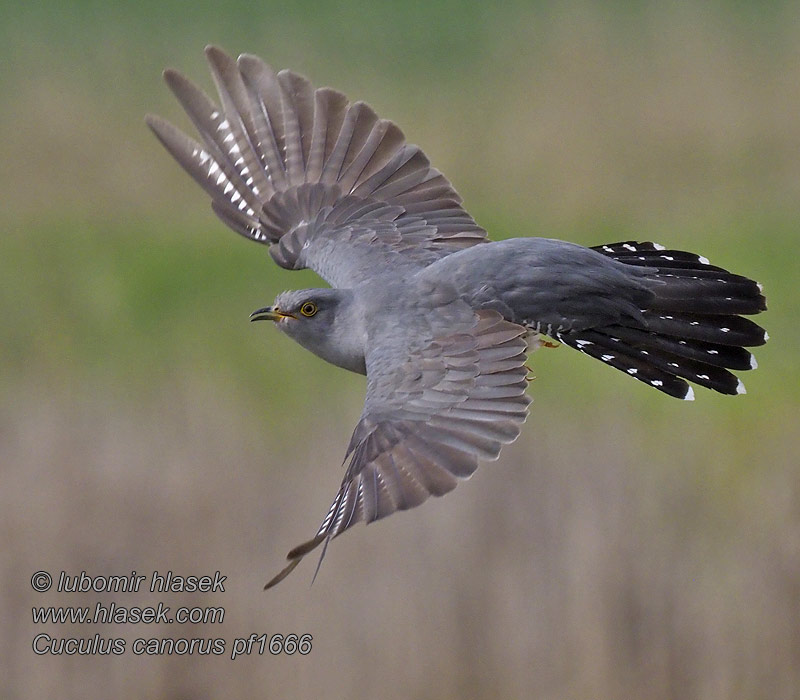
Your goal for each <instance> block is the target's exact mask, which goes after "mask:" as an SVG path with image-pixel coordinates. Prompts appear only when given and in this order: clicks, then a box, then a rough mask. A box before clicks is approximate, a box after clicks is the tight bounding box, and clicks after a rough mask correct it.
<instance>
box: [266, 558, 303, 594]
mask: <svg viewBox="0 0 800 700" xmlns="http://www.w3.org/2000/svg"><path fill="white" fill-rule="evenodd" d="M301 559H302V557H301V558H300V559H295V560H294V561H292V562H290V563H289V564H287V565H286V566H285V567H284V568H283V569H281V571H280V572H279V573H278V574H277V576H273V577H272V578H271V579H270V580H269V581H267V583H266V584H265V585H264V590H265V591H266V590H269V589H270V588H272V587H273V586H277V585H278V584H279V583H280V582H281V581H283V579H285V578H286V577H287V576H288V575H289V574H291V573H292V571H294V570H295V568H296V567H297V565H298V564H299V563H300V561H301Z"/></svg>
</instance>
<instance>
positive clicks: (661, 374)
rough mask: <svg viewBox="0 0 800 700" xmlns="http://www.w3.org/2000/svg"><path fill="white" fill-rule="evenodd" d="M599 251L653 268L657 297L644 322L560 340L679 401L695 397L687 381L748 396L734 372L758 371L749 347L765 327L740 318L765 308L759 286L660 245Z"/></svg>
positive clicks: (759, 341) (626, 244) (614, 245)
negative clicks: (637, 325)
mask: <svg viewBox="0 0 800 700" xmlns="http://www.w3.org/2000/svg"><path fill="white" fill-rule="evenodd" d="M594 250H596V251H597V252H599V253H602V254H604V255H607V256H608V257H611V258H614V259H615V260H619V261H620V262H622V263H625V264H628V265H636V266H639V267H647V268H653V270H652V272H653V274H652V276H651V277H648V278H646V281H647V284H648V286H650V288H651V289H652V291H653V292H654V293H655V298H654V301H653V303H652V304H650V306H649V307H648V308H647V309H642V314H643V318H644V321H645V324H646V325H645V326H644V327H634V325H633V323H631V325H630V326H628V325H609V326H605V327H602V328H593V329H590V330H583V331H569V332H565V333H559V334H557V335H556V337H557V338H558V340H560V341H561V342H563V343H564V344H565V345H569V346H570V347H573V348H575V349H576V350H580V351H581V352H583V353H585V354H587V355H590V356H592V357H595V358H597V359H599V360H601V361H602V362H605V363H606V364H609V365H611V366H612V367H614V368H616V369H619V370H621V371H623V372H626V373H627V374H629V375H631V376H633V377H635V378H636V379H639V380H640V381H642V382H645V383H647V384H649V385H650V386H653V387H655V388H656V389H658V390H659V391H663V392H664V393H666V394H669V395H670V396H675V397H677V398H680V399H686V400H692V399H694V392H693V391H692V387H691V386H690V385H689V384H688V383H687V382H686V381H685V380H687V379H688V380H689V381H691V382H694V383H696V384H699V385H700V386H704V387H707V388H709V389H713V390H714V391H718V392H720V393H722V394H744V393H745V388H744V384H743V383H742V381H741V380H740V379H739V378H738V377H737V376H736V375H735V374H734V373H733V372H731V371H730V370H749V369H755V367H756V366H757V365H756V360H755V358H754V357H753V355H751V354H750V352H748V351H747V350H746V349H745V348H747V347H753V346H758V345H763V344H764V343H765V342H766V341H767V338H768V336H767V333H766V331H765V330H764V329H763V328H761V326H759V325H757V324H756V323H754V322H753V321H750V320H749V319H746V318H742V316H741V315H742V314H744V315H749V314H757V313H759V312H761V311H764V310H766V308H767V303H766V299H765V298H764V296H763V295H762V293H761V285H760V284H758V283H757V282H754V281H753V280H750V279H747V278H746V277H742V276H740V275H735V274H733V273H731V272H728V271H727V270H724V269H723V268H720V267H715V266H713V265H711V264H709V262H708V260H707V259H706V258H703V257H701V256H699V255H695V254H693V253H686V252H683V251H676V250H666V249H665V248H664V247H663V246H660V245H658V244H655V243H637V242H633V241H628V242H623V243H612V244H608V245H602V246H597V247H596V248H594Z"/></svg>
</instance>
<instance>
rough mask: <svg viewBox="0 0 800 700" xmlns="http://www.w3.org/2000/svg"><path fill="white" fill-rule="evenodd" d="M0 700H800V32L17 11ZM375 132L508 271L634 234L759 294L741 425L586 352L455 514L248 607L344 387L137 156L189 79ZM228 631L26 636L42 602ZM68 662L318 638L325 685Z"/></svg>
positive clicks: (439, 510) (467, 5)
mask: <svg viewBox="0 0 800 700" xmlns="http://www.w3.org/2000/svg"><path fill="white" fill-rule="evenodd" d="M0 9H2V12H1V13H0V15H1V16H2V17H3V21H2V26H0V36H1V37H2V43H0V65H2V70H0V90H2V92H0V95H1V96H0V128H1V129H2V138H0V162H2V164H3V167H2V168H1V169H0V191H2V192H3V204H2V208H0V228H1V229H2V236H0V291H1V292H2V293H1V294H0V317H1V318H2V323H0V353H2V355H1V356H2V362H1V363H0V388H1V389H2V393H1V394H0V465H2V478H3V487H2V490H0V522H2V524H3V530H2V535H0V537H2V540H0V546H1V547H2V551H3V557H2V569H1V570H0V571H1V573H2V582H3V586H2V593H0V596H2V600H3V610H4V612H3V633H2V635H0V645H2V646H0V659H1V660H0V664H2V665H3V666H5V668H4V669H3V673H2V678H3V681H2V682H4V683H5V687H4V692H3V693H2V694H3V696H4V697H8V698H40V697H48V696H55V695H56V694H57V695H58V696H59V697H76V698H77V697H81V698H106V697H112V696H113V697H119V698H127V697H131V698H133V697H148V698H165V699H172V698H211V697H237V696H243V697H244V696H249V697H253V696H262V697H263V696H266V697H282V698H290V697H304V698H307V697H358V698H360V697H381V698H409V697H411V698H461V697H473V698H481V697H492V698H496V697H541V698H553V699H560V698H575V699H580V700H585V698H589V697H592V698H623V697H646V698H653V699H655V700H659V699H661V698H664V699H667V698H676V699H678V698H680V699H685V698H731V697H738V698H753V699H758V698H769V699H770V700H774V699H775V698H796V697H800V484H799V482H798V479H799V476H800V475H799V473H798V457H797V455H798V453H800V438H798V430H797V429H798V408H799V407H800V402H799V401H798V389H800V373H799V372H798V369H797V363H796V358H795V354H796V349H797V348H798V345H800V331H798V325H797V318H798V305H797V303H796V297H797V292H796V285H797V281H798V279H800V262H798V254H797V251H798V244H800V7H798V5H797V4H796V3H791V2H783V3H781V2H776V3H769V4H766V3H760V2H747V1H746V0H739V1H737V2H733V1H732V2H722V1H718V2H712V3H694V4H692V3H680V4H678V3H658V2H647V1H645V0H641V1H639V2H634V1H629V2H626V1H623V0H617V1H615V2H609V3H602V4H600V3H589V2H566V3H558V4H554V3H546V2H532V3H526V2H510V3H501V4H495V5H492V4H491V3H485V2H455V1H453V0H435V1H431V2H428V3H424V4H420V5H419V6H416V5H415V4H411V3H405V4H400V3H396V4H390V3H378V2H370V1H367V0H346V1H345V2H340V3H319V2H312V1H311V0H300V1H296V2H293V3H273V2H262V3H259V4H258V5H254V4H252V3H246V2H242V1H241V0H226V1H224V2H219V3H214V4H213V6H200V5H192V4H184V3H179V2H176V1H175V0H162V1H161V2H158V3H156V2H139V3H128V4H121V3H108V2H104V3H101V2H52V0H49V1H48V0H45V1H44V2H40V3H35V4H33V3H30V4H27V5H22V4H13V5H12V4H10V3H4V4H3V5H2V7H1V8H0ZM207 43H217V44H220V45H221V46H223V47H225V48H226V49H227V50H228V51H230V52H232V53H234V54H236V53H239V52H245V51H248V52H252V53H257V54H259V55H261V56H263V57H264V58H265V59H266V60H267V61H268V62H270V63H271V64H273V65H274V66H275V67H276V68H282V67H290V68H292V69H294V70H296V71H298V72H301V73H304V74H305V75H307V76H309V77H310V78H311V79H312V81H313V82H314V83H315V84H316V85H331V86H334V87H336V88H338V89H340V90H343V91H345V92H346V93H347V94H348V95H349V96H350V97H351V98H352V99H364V100H366V101H368V102H369V103H370V104H371V105H372V106H373V107H374V108H375V109H376V110H377V111H378V112H379V114H380V115H381V116H384V117H388V118H391V119H393V120H395V121H396V122H397V123H398V124H400V126H401V127H402V128H403V129H404V131H405V132H406V134H407V136H408V138H409V140H410V141H412V142H415V143H418V144H420V145H421V146H422V147H423V148H424V149H425V151H426V153H427V155H428V156H429V157H430V158H431V160H432V161H433V162H434V164H435V165H436V166H437V167H438V168H439V169H441V170H442V171H444V172H445V174H447V175H448V177H449V178H450V179H451V180H452V181H453V183H454V184H455V186H456V187H457V188H458V189H459V191H460V192H461V194H462V195H463V197H464V199H465V202H466V205H467V207H468V209H469V211H470V212H471V213H472V214H473V215H474V216H475V218H476V219H477V220H478V221H479V222H480V223H481V224H482V225H483V226H485V227H486V228H487V229H488V230H489V231H490V233H491V235H492V236H493V237H495V238H501V237H506V236H525V235H545V236H552V237H559V238H564V239H568V240H572V241H576V242H579V243H584V244H587V245H594V244H599V243H604V242H610V241H616V240H624V239H628V238H635V239H640V240H656V241H658V242H661V243H663V244H665V245H669V246H673V247H677V248H685V249H690V250H694V251H696V252H698V253H702V254H703V255H706V256H707V257H709V258H710V259H711V260H712V262H714V263H716V264H718V265H722V266H725V267H728V268H731V269H733V270H735V271H737V272H740V273H742V274H746V275H749V276H751V277H754V278H756V279H759V280H760V281H761V282H763V283H764V285H765V291H766V294H767V296H768V299H769V302H770V311H769V312H768V313H767V314H766V315H764V316H763V317H762V318H761V321H762V322H763V324H764V325H765V326H766V327H767V328H768V330H769V333H770V336H771V341H770V343H769V344H768V345H767V346H766V347H764V348H762V349H759V350H758V351H757V357H758V360H759V364H760V365H761V366H760V368H759V370H758V371H757V372H755V373H753V374H752V375H750V376H746V377H745V381H746V384H747V388H748V391H749V393H748V395H747V396H745V397H740V398H735V399H732V398H730V397H721V396H716V395H711V394H710V393H707V392H698V396H697V401H696V402H695V403H694V404H684V403H682V402H677V401H672V400H670V399H668V398H666V397H664V396H663V395H660V394H658V393H657V392H655V391H652V390H649V389H648V388H647V387H645V386H643V385H641V384H639V383H638V382H634V381H629V380H627V379H626V378H625V377H624V376H621V375H620V374H619V373H618V372H614V371H613V370H610V369H609V368H606V367H603V366H602V365H601V364H600V363H597V362H594V361H591V360H589V359H588V358H585V357H582V356H580V355H578V354H577V353H574V352H572V351H570V350H568V349H561V350H559V351H557V352H552V351H542V352H539V353H537V354H536V355H535V356H534V357H533V358H532V366H533V368H534V371H535V373H536V374H537V375H538V379H537V380H536V381H535V382H534V383H533V384H532V387H531V394H532V396H533V397H534V403H533V405H532V412H531V417H530V419H529V421H528V425H527V426H526V430H525V432H524V435H523V437H522V438H521V439H520V440H519V441H518V442H517V443H515V444H514V445H512V446H510V447H509V448H507V449H506V450H504V453H503V455H502V457H501V459H500V460H499V461H498V462H497V463H493V464H488V465H484V467H482V468H481V469H480V470H479V472H478V473H477V474H476V475H475V477H474V478H473V479H472V480H471V482H469V483H467V484H463V485H461V486H460V487H459V488H458V489H457V490H456V491H455V492H454V493H453V494H451V495H450V496H449V497H448V498H447V499H444V500H442V501H436V502H431V503H428V504H425V505H424V506H422V507H421V508H419V509H418V510H416V511H414V512H413V513H412V514H410V515H402V514H401V515H397V516H395V517H393V518H391V519H389V520H387V521H382V522H381V523H379V524H376V525H373V526H370V528H369V529H368V530H367V529H365V528H363V527H358V528H355V529H354V530H353V531H352V532H350V533H348V534H347V536H345V537H342V538H340V539H338V540H336V542H335V543H334V544H333V545H332V546H331V548H330V549H329V552H328V557H327V559H326V562H325V565H324V567H323V568H322V570H321V573H320V576H319V578H318V579H317V582H316V584H315V585H314V586H313V587H312V588H309V586H308V584H309V582H310V577H311V573H312V570H313V566H312V565H304V566H302V567H301V568H300V569H299V570H298V572H296V573H295V574H294V575H293V576H292V577H291V578H290V579H289V580H287V581H286V582H285V583H283V584H282V585H281V586H280V587H278V588H276V589H275V590H272V591H269V592H268V593H264V592H262V591H261V590H260V589H261V586H262V585H263V583H264V582H265V581H266V580H267V579H268V578H269V577H270V576H272V574H274V573H275V572H276V571H277V570H278V568H279V567H280V566H281V565H282V560H283V557H284V555H285V552H286V551H287V550H288V549H289V548H290V547H291V546H293V545H295V544H297V543H298V542H300V541H302V540H304V539H305V538H306V537H308V536H310V535H311V534H313V531H314V529H315V527H316V526H317V524H318V522H319V520H321V518H322V516H323V515H324V513H325V512H326V509H327V507H328V505H329V502H330V500H331V498H332V497H333V495H334V493H335V491H336V489H337V488H338V485H339V482H340V479H341V470H340V469H339V464H340V462H339V460H340V458H341V457H342V456H343V454H344V449H345V446H346V444H347V440H348V438H349V434H350V431H351V430H352V427H353V425H354V424H355V421H356V419H357V417H358V415H359V413H360V407H361V401H362V396H363V389H364V381H363V378H360V377H356V376H349V375H347V373H345V372H343V371H340V370H336V369H335V368H332V367H329V366H326V365H324V363H323V362H322V361H320V360H317V359H316V358H314V357H313V356H311V355H309V354H308V353H305V352H304V351H301V350H300V349H299V348H298V347H296V346H294V345H293V344H292V343H291V341H290V340H288V339H287V338H285V337H283V336H280V335H279V334H278V333H277V332H276V331H275V330H274V329H272V328H268V327H266V326H263V325H256V326H252V325H250V324H248V322H247V317H248V314H249V313H250V312H251V311H252V310H254V309H256V308H259V307H260V306H264V305H266V304H268V303H270V302H271V300H272V299H273V297H274V295H275V293H276V292H278V291H280V290H282V289H284V288H297V287H304V286H312V285H314V284H316V281H315V278H314V276H313V275H312V274H310V273H305V272H303V273H289V272H287V271H284V270H280V269H278V268H277V267H276V266H275V265H274V264H272V262H271V261H270V260H269V258H268V256H267V254H266V250H265V249H264V248H262V247H259V246H255V245H253V244H251V243H249V242H247V241H245V240H244V239H240V238H239V237H237V236H236V235H234V234H233V233H232V232H230V231H228V230H227V229H225V228H224V227H223V225H222V224H221V223H219V222H218V220H217V219H216V217H215V216H214V215H213V214H212V212H211V211H210V207H209V206H208V202H207V199H206V197H205V195H204V194H203V193H202V192H201V191H200V189H199V188H198V187H196V186H195V185H194V183H193V182H192V181H191V180H190V179H189V178H188V177H186V176H185V175H184V174H183V172H182V171H180V170H179V168H178V167H177V166H176V165H175V164H174V163H173V162H172V161H171V159H170V158H169V157H168V156H167V154H166V153H165V152H164V151H163V149H162V148H161V147H160V146H159V145H158V144H157V142H156V141H155V139H154V138H152V136H151V135H150V133H149V132H148V131H147V129H146V128H145V126H144V122H143V116H144V114H145V113H146V112H156V113H159V114H162V115H164V116H166V117H168V118H170V119H171V120H173V121H176V122H177V123H179V124H182V125H186V124H187V120H186V119H185V118H184V117H183V115H182V114H181V113H180V108H179V107H178V105H177V103H175V102H174V100H173V99H172V97H171V95H170V94H169V93H168V91H167V89H166V88H165V87H164V86H163V84H162V82H161V79H160V71H161V70H162V69H163V68H164V67H165V66H168V65H169V66H174V67H177V68H179V69H181V70H182V71H184V72H185V73H187V74H188V75H189V76H191V77H192V78H193V79H194V80H195V81H197V82H199V83H200V84H201V85H203V86H205V87H206V88H208V89H210V87H211V81H210V79H209V78H208V71H207V69H206V67H205V65H204V61H203V55H202V48H203V46H204V45H205V44H207ZM39 569H45V570H48V571H50V572H51V573H55V574H57V573H58V572H59V571H61V570H66V571H67V572H68V573H80V571H81V570H86V571H87V572H89V573H90V574H93V575H98V574H106V575H108V574H126V573H129V572H130V571H131V570H133V569H136V570H137V571H138V572H139V573H149V572H152V571H153V570H154V569H158V570H161V571H164V570H167V569H172V570H173V571H175V572H176V573H182V574H205V573H212V574H213V572H214V571H216V570H221V571H222V573H223V574H226V575H227V576H228V585H227V587H226V593H224V594H216V595H211V594H207V595H203V594H196V595H187V594H183V595H179V594H174V595H171V596H170V595H162V596H151V595H150V594H118V595H111V596H108V595H105V594H103V595H99V594H72V595H66V594H62V595H59V594H56V593H48V594H36V593H34V592H33V591H32V590H31V588H30V583H29V580H30V576H31V574H32V573H33V572H34V571H36V570H39ZM98 600H102V601H104V602H106V603H107V602H108V601H110V600H114V601H115V602H117V603H119V604H121V605H150V604H155V603H157V602H158V601H160V600H163V601H165V602H166V603H167V604H168V605H172V606H173V608H174V607H177V606H179V605H193V604H197V605H223V606H224V607H225V608H226V618H225V622H224V624H222V625H206V626H202V625H200V626H196V625H186V626H180V625H173V626H160V627H159V626H149V627H145V626H142V625H139V626H133V625H129V626H125V625H98V626H68V625H61V626H58V625H47V626H45V625H36V626H35V625H33V624H32V622H31V618H30V617H29V615H30V608H31V606H33V605H93V604H94V603H95V602H97V601H98ZM42 631H44V632H47V633H49V634H51V635H52V636H54V637H64V636H72V637H76V636H77V637H92V636H93V635H94V634H95V633H100V634H101V635H102V636H104V637H124V638H126V639H128V640H129V644H130V641H131V640H133V639H134V638H136V637H139V636H144V637H158V638H163V637H186V638H193V637H201V638H209V637H223V638H226V639H227V640H228V642H229V644H230V640H232V639H233V638H235V637H243V636H248V635H250V634H251V633H257V634H262V633H265V632H266V633H269V634H272V633H275V632H279V633H284V634H287V633H292V632H295V633H298V634H302V633H311V634H313V635H314V648H313V651H312V653H311V654H310V655H309V656H307V657H302V658H301V657H299V656H297V655H295V656H293V657H270V656H268V655H267V656H263V657H258V656H253V657H250V658H243V659H239V660H237V661H235V662H233V661H230V659H229V657H228V656H224V657H201V656H156V657H139V656H134V655H133V654H131V653H130V652H128V653H127V654H125V655H124V656H121V657H118V658H113V659H110V658H107V657H77V656H71V657H68V656H43V657H40V656H36V655H35V654H34V653H33V652H32V651H31V647H30V643H31V640H32V638H33V636H34V635H35V634H37V633H38V632H42Z"/></svg>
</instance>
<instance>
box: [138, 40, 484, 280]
mask: <svg viewBox="0 0 800 700" xmlns="http://www.w3.org/2000/svg"><path fill="white" fill-rule="evenodd" d="M206 56H207V58H208V61H209V64H210V65H211V71H212V74H213V77H214V82H215V83H216V86H217V90H218V92H219V97H220V101H221V106H217V105H216V104H214V102H212V100H211V99H209V98H208V96H206V95H205V93H203V91H202V90H200V89H199V88H197V87H196V86H195V85H193V84H192V83H191V82H190V81H189V80H188V79H187V78H185V77H184V76H183V75H181V74H180V73H178V72H177V71H174V70H167V71H165V72H164V78H165V80H166V81H167V84H168V85H169V87H170V88H171V89H172V91H173V92H174V93H175V96H176V97H177V98H178V100H179V101H180V103H181V104H182V105H183V107H184V109H185V110H186V112H187V114H188V115H189V117H190V118H191V120H192V122H193V123H194V125H195V127H196V128H197V130H198V132H199V134H200V136H201V138H202V143H201V142H198V141H196V140H194V139H192V138H190V137H188V136H186V135H185V134H184V133H182V132H181V131H180V130H178V129H177V128H176V127H174V126H172V124H170V123H169V122H167V121H165V120H163V119H161V118H160V117H156V116H152V115H148V117H147V123H148V125H149V126H150V128H151V129H152V130H153V131H154V132H155V134H156V136H157V137H158V138H159V139H160V141H161V142H162V143H163V144H164V146H165V147H166V148H167V150H168V151H169V152H170V153H171V154H172V155H173V156H174V157H175V159H176V160H177V161H178V163H180V165H181V166H183V168H184V169H185V170H186V171H187V172H188V173H189V174H190V175H191V176H192V177H193V178H194V179H195V180H196V181H197V182H198V183H199V184H200V185H201V186H202V187H203V188H204V189H205V190H206V192H208V193H209V194H210V195H211V199H212V208H213V209H214V211H215V212H216V213H217V215H218V216H219V217H220V218H221V219H222V221H224V222H225V223H226V224H227V225H228V226H230V227H231V228H232V229H233V230H234V231H236V232H238V233H240V234H242V235H243V236H246V237H247V238H250V239H252V240H254V241H257V242H259V243H264V244H269V245H270V253H271V254H272V257H273V258H274V259H275V261H276V262H277V263H278V264H279V265H281V266H282V267H285V268H288V269H301V268H305V267H308V268H311V269H313V270H315V271H316V272H317V273H318V274H320V275H321V276H322V277H323V278H324V279H326V280H327V281H328V282H329V283H330V284H332V285H333V286H335V287H349V286H352V285H354V284H356V283H357V282H359V281H362V280H364V279H367V278H368V277H370V276H371V275H372V274H374V270H375V269H376V266H378V268H377V269H386V268H388V267H391V268H392V269H398V268H400V274H402V269H403V268H406V267H410V268H413V269H417V268H419V267H421V266H424V265H427V264H429V263H431V262H433V261H435V260H436V259H438V258H440V257H442V256H444V255H447V254H449V253H452V252H455V251H457V250H460V249H462V248H465V247H467V246H471V245H475V244H476V243H481V242H483V241H485V240H486V232H485V231H484V230H483V229H482V228H480V227H479V226H478V225H477V224H476V223H475V221H474V220H473V219H472V217H470V215H469V214H467V212H466V211H464V209H463V208H462V207H461V198H460V197H459V195H458V193H456V191H455V190H454V189H453V187H452V185H451V184H450V183H449V182H448V181H447V179H446V178H445V177H444V176H443V175H442V174H441V173H440V172H439V171H437V170H436V169H434V168H432V167H431V165H430V162H429V161H428V159H427V158H426V157H425V154H424V153H423V152H422V151H421V150H420V149H419V148H418V147H417V146H413V145H410V144H407V143H406V142H405V137H404V136H403V133H402V131H400V129H399V128H398V127H397V126H396V125H395V124H393V123H392V122H390V121H388V120H386V119H379V118H378V116H377V115H376V114H375V112H374V111H373V110H372V109H371V108H370V107H369V106H368V105H366V104H364V103H363V102H355V103H350V102H348V100H347V98H346V97H345V96H344V95H343V94H341V93H340V92H337V91H335V90H331V89H329V88H320V89H317V90H314V89H313V88H312V86H311V84H310V83H309V82H308V80H306V79H305V78H303V77H302V76H300V75H297V74H296V73H292V72H290V71H286V70H284V71H281V72H280V73H277V74H276V73H275V72H274V71H273V70H272V69H271V68H270V67H269V66H267V65H266V64H265V63H263V62H262V61H261V60H260V59H259V58H257V57H255V56H250V55H242V56H240V57H239V60H238V61H234V60H233V59H232V58H230V57H229V56H227V55H226V54H225V53H224V52H223V51H222V50H220V49H218V48H216V47H208V48H206Z"/></svg>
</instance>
